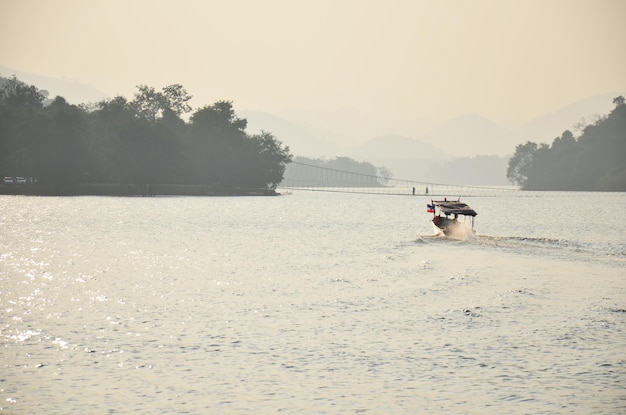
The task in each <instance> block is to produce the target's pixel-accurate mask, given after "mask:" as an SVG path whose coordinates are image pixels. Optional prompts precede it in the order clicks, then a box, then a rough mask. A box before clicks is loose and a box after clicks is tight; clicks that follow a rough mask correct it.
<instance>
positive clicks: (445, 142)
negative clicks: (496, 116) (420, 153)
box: [419, 114, 520, 157]
mask: <svg viewBox="0 0 626 415" xmlns="http://www.w3.org/2000/svg"><path fill="white" fill-rule="evenodd" d="M419 139H420V140H421V141H424V142H427V143H430V144H432V145H433V146H436V147H438V148H440V149H442V150H443V151H444V152H445V153H447V154H450V155H453V156H456V157H462V156H470V155H477V154H491V155H498V156H504V155H508V154H513V152H514V151H515V146H516V145H517V144H518V143H519V141H520V136H519V135H518V133H517V132H515V131H511V130H509V129H507V128H505V127H503V126H501V125H499V124H496V123H494V122H492V121H490V120H488V119H486V118H483V117H480V116H478V115H474V114H466V115H462V116H460V117H457V118H453V119H451V120H449V121H447V122H445V123H444V124H443V125H441V126H440V127H438V128H436V129H435V130H433V131H431V132H430V133H428V134H425V135H423V136H421V137H419Z"/></svg>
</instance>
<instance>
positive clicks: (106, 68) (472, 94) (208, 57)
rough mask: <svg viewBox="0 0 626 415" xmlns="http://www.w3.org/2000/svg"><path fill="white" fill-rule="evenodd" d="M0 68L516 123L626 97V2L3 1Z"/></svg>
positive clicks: (106, 86) (124, 86)
mask: <svg viewBox="0 0 626 415" xmlns="http://www.w3.org/2000/svg"><path fill="white" fill-rule="evenodd" d="M0 64H2V65H5V66H8V67H12V68H15V69H17V70H21V71H26V72H32V73H36V74H40V75H46V76H53V77H64V78H69V79H73V80H77V81H79V82H81V83H85V84H90V85H92V86H94V87H96V88H98V89H100V90H101V91H103V92H104V93H106V94H109V95H111V96H113V95H116V94H121V95H124V96H127V97H129V98H130V97H132V95H133V93H134V91H135V86H136V85H138V84H147V85H150V86H154V87H157V88H161V87H163V86H165V85H169V84H173V83H180V84H183V86H185V88H187V90H188V91H189V92H190V93H191V94H192V95H194V100H193V105H194V106H196V107H197V106H202V105H205V104H212V103H213V102H214V101H216V100H218V99H227V100H232V101H234V104H235V109H236V110H260V111H267V112H272V111H279V110H281V109H284V108H291V107H297V108H305V109H314V110H326V109H331V110H334V109H354V110H359V111H363V112H366V113H369V114H377V115H386V116H395V117H398V118H405V119H408V118H428V119H431V120H435V121H441V120H445V119H447V118H450V117H453V116H456V115H460V114H463V113H475V114H479V115H482V116H485V117H488V118H491V119H492V120H494V121H499V122H524V121H528V120H529V119H531V118H533V117H535V116H539V115H543V114H545V113H547V112H551V111H554V110H557V109H559V108H560V107H562V106H564V105H567V104H570V103H572V102H575V101H578V100H580V99H584V98H587V97H589V96H593V95H597V94H602V93H609V92H615V91H624V90H626V0H459V1H454V0H375V1H368V0H302V1H298V0H227V1H226V0H220V1H213V0H208V1H187V0H177V1H160V0H121V1H117V0H106V1H103V0H96V1H90V0H54V1H50V0H0ZM5 75H7V74H5Z"/></svg>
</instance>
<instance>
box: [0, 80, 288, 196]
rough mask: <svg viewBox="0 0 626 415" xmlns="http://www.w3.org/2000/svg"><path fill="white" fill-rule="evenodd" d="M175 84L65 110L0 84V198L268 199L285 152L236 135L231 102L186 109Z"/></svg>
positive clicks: (271, 141) (41, 95) (16, 85)
mask: <svg viewBox="0 0 626 415" xmlns="http://www.w3.org/2000/svg"><path fill="white" fill-rule="evenodd" d="M191 98H192V96H191V95H190V94H189V93H188V92H187V91H186V90H185V88H183V86H182V85H179V84H174V85H169V86H166V87H164V88H162V89H161V90H156V89H155V88H152V87H148V86H146V85H140V86H138V87H137V92H136V93H135V96H134V97H133V99H131V100H128V99H126V98H125V97H122V96H117V97H114V98H112V99H106V100H103V101H100V102H97V103H89V104H81V105H72V104H69V103H68V102H67V101H66V100H65V99H64V98H63V97H61V96H57V97H55V98H54V99H48V92H47V91H45V90H40V89H38V88H37V87H36V86H34V85H30V86H29V85H26V84H25V83H24V82H22V81H20V80H18V79H17V78H16V77H15V76H13V77H11V78H3V77H0V178H4V179H3V181H2V184H1V185H0V194H22V195H49V196H52V195H54V196H56V195H58V196H66V195H67V196H72V195H74V196H78V195H110V196H154V195H181V196H209V195H210V196H244V195H255V196H260V195H264V196H265V195H276V194H277V193H276V187H277V186H278V184H279V183H280V182H281V181H282V180H283V177H284V173H285V167H286V165H287V164H289V163H291V161H292V157H293V156H292V155H291V153H290V150H289V147H288V146H285V145H283V143H282V142H280V141H279V140H278V139H277V138H276V137H275V136H274V135H273V134H272V133H270V132H267V131H261V132H260V133H258V134H251V133H249V132H248V131H246V127H247V120H246V119H245V118H240V117H238V116H237V114H236V113H235V110H234V107H233V104H232V102H231V101H216V102H215V103H214V104H213V105H205V106H203V107H201V108H198V109H195V110H194V109H193V108H192V107H191V106H190V105H189V104H188V102H189V100H190V99H191Z"/></svg>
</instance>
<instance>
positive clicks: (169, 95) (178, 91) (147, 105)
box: [131, 84, 192, 121]
mask: <svg viewBox="0 0 626 415" xmlns="http://www.w3.org/2000/svg"><path fill="white" fill-rule="evenodd" d="M137 89H138V90H139V92H137V93H136V94H135V99H134V100H133V101H132V103H131V105H132V107H133V108H134V109H135V111H137V114H139V115H140V116H142V117H144V118H146V119H148V120H150V121H154V120H156V119H157V118H159V117H163V116H164V114H165V113H170V115H174V116H176V117H180V116H181V115H182V114H185V113H187V112H189V111H191V107H190V106H189V104H188V101H189V100H190V99H191V98H192V96H191V95H189V94H188V93H187V91H186V90H185V88H183V86H182V85H179V84H174V85H169V86H166V87H164V88H163V90H162V91H161V92H158V91H156V90H155V89H154V88H153V87H149V86H147V85H139V86H137Z"/></svg>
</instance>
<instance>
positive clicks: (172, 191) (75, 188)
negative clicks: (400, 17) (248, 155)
mask: <svg viewBox="0 0 626 415" xmlns="http://www.w3.org/2000/svg"><path fill="white" fill-rule="evenodd" d="M0 195H14V196H18V195H21V196H126V197H132V196H278V195H280V193H278V192H276V191H275V190H274V189H267V188H240V187H238V188H223V187H220V186H207V185H200V184H150V185H137V184H132V183H126V184H120V183H78V184H67V185H54V184H27V185H14V184H13V185H6V184H0Z"/></svg>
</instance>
